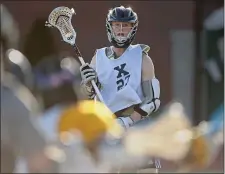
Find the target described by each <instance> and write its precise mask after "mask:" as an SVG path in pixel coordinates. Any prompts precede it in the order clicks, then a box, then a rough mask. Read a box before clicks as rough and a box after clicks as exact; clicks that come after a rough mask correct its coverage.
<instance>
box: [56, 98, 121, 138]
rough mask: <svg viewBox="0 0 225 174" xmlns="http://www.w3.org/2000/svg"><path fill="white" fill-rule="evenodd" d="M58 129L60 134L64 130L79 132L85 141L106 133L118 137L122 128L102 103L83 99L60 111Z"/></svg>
mask: <svg viewBox="0 0 225 174" xmlns="http://www.w3.org/2000/svg"><path fill="white" fill-rule="evenodd" d="M58 131H59V134H61V135H63V133H64V132H73V131H75V132H79V133H80V134H81V136H82V138H83V139H84V141H85V142H92V141H93V140H96V139H98V138H99V137H101V136H104V135H105V134H106V133H107V134H109V135H112V136H113V137H115V138H118V137H120V135H121V133H122V128H121V127H120V125H119V124H117V122H116V120H115V115H114V114H113V113H112V112H111V111H110V110H109V109H108V108H107V107H106V106H105V105H104V104H102V103H100V102H97V101H93V100H84V101H80V102H79V103H78V104H75V105H72V106H70V107H69V108H67V109H66V110H65V111H64V112H63V113H62V115H61V117H60V120H59V125H58ZM64 135H65V134H64Z"/></svg>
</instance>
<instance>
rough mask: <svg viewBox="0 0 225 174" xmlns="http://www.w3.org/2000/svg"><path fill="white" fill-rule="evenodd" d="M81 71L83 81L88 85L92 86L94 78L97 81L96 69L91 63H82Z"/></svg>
mask: <svg viewBox="0 0 225 174" xmlns="http://www.w3.org/2000/svg"><path fill="white" fill-rule="evenodd" d="M80 73H81V78H82V81H83V83H84V84H85V85H86V86H91V81H92V80H94V81H95V82H97V74H96V71H95V70H94V69H93V68H92V67H91V66H90V65H89V63H85V64H84V65H81V67H80Z"/></svg>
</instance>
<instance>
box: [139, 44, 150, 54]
mask: <svg viewBox="0 0 225 174" xmlns="http://www.w3.org/2000/svg"><path fill="white" fill-rule="evenodd" d="M140 47H141V49H142V52H143V53H144V54H148V52H149V51H150V46H148V45H145V44H140Z"/></svg>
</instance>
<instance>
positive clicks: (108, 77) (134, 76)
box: [96, 45, 143, 113]
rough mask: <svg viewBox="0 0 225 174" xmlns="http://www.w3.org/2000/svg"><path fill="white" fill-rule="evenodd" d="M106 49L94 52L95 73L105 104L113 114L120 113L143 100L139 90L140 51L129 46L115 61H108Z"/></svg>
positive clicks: (138, 48)
mask: <svg viewBox="0 0 225 174" xmlns="http://www.w3.org/2000/svg"><path fill="white" fill-rule="evenodd" d="M105 49H106V48H101V49H98V50H97V52H96V72H97V75H98V78H99V82H100V83H101V85H102V88H101V90H100V92H101V94H102V97H103V99H104V101H105V104H106V105H107V106H108V108H109V109H110V110H111V111H112V112H113V113H115V112H117V111H120V110H122V109H125V108H128V107H130V106H132V105H135V104H139V103H141V102H142V100H143V94H142V88H141V68H142V49H141V47H140V45H130V46H129V47H128V48H127V49H126V51H125V52H124V53H123V54H122V56H120V57H119V58H117V59H109V58H108V57H107V56H106V54H105Z"/></svg>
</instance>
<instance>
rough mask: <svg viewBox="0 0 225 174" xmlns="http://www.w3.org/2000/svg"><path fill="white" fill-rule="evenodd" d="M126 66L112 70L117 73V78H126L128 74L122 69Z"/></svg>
mask: <svg viewBox="0 0 225 174" xmlns="http://www.w3.org/2000/svg"><path fill="white" fill-rule="evenodd" d="M125 66H126V63H124V64H122V65H120V66H117V67H115V68H114V70H117V71H118V75H117V78H120V77H122V75H123V76H126V75H128V74H129V72H127V71H125V70H124V68H125Z"/></svg>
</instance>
